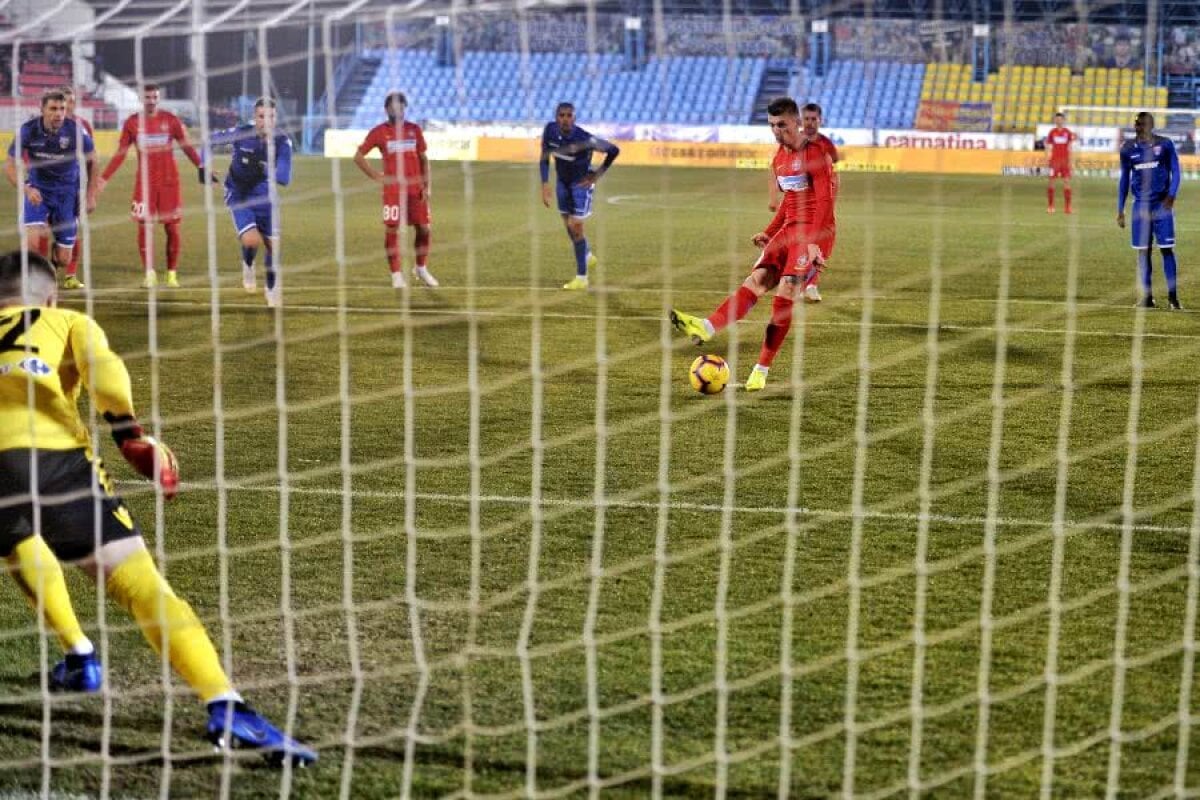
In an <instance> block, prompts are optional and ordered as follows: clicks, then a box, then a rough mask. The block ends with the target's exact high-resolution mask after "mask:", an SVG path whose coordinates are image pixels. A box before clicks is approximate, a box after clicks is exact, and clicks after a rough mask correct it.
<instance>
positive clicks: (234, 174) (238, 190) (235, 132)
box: [200, 97, 292, 308]
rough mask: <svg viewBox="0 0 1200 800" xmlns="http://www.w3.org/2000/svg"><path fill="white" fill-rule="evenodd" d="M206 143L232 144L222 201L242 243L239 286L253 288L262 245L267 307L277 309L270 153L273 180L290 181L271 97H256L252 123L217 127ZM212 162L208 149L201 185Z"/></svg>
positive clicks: (286, 142) (287, 149)
mask: <svg viewBox="0 0 1200 800" xmlns="http://www.w3.org/2000/svg"><path fill="white" fill-rule="evenodd" d="M210 144H211V145H217V146H219V145H229V146H232V148H233V159H232V160H231V161H230V164H229V174H227V175H226V176H225V205H226V207H228V208H229V212H230V213H231V214H232V215H233V226H234V228H236V229H237V235H238V241H239V242H241V245H242V287H243V288H245V290H246V291H247V292H253V291H254V290H255V285H254V284H255V281H254V260H255V258H257V256H258V248H259V247H266V250H267V252H266V253H265V254H264V256H263V265H264V266H265V267H266V272H267V287H266V298H267V305H268V306H269V307H271V308H275V307H276V306H278V305H279V304H280V302H281V299H282V293H281V288H280V285H279V280H278V275H277V273H276V270H275V259H276V251H277V250H278V248H279V231H278V230H276V228H275V224H274V222H273V221H272V219H271V211H272V208H273V207H274V204H275V201H276V198H274V197H272V193H271V182H270V180H269V176H270V172H271V170H270V166H271V158H272V155H273V156H274V176H275V183H276V184H278V185H279V186H287V185H288V184H289V183H290V182H291V180H292V142H291V140H290V139H289V138H288V137H287V135H286V134H284V133H277V132H276V131H275V101H274V100H272V99H271V98H269V97H260V98H258V102H256V103H255V104H254V124H253V125H239V126H237V127H236V128H230V129H229V130H225V131H219V132H217V133H215V134H213V135H212V138H211V140H210ZM272 151H273V153H272ZM211 163H212V162H211V157H210V154H209V153H207V152H206V153H205V156H204V165H203V166H201V167H200V181H201V183H203V182H205V181H207V180H209V179H210V178H209V175H210V173H209V168H208V165H209V164H211Z"/></svg>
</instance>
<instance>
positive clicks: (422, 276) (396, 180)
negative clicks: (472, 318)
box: [354, 92, 438, 289]
mask: <svg viewBox="0 0 1200 800" xmlns="http://www.w3.org/2000/svg"><path fill="white" fill-rule="evenodd" d="M383 107H384V110H386V111H387V116H388V118H387V122H381V123H379V124H378V125H376V126H375V127H374V128H372V129H371V130H370V132H369V133H367V138H365V139H363V143H362V144H360V145H359V146H358V152H356V153H355V154H354V163H355V164H357V165H358V168H359V169H361V170H362V171H363V174H364V175H366V176H367V177H368V178H370V179H371V180H373V181H375V182H376V183H381V184H383V224H384V233H383V247H384V250H385V252H386V253H387V259H388V269H390V270H391V272H392V286H394V287H395V288H397V289H399V288H403V287H404V285H405V284H404V265H403V264H402V262H401V257H400V230H399V228H400V225H401V223H407V224H409V225H411V226H413V227H414V228H416V237H415V241H414V249H415V250H416V269H415V270H414V274H415V275H416V276H417V279H418V280H420V281H421V283H423V284H425V285H426V286H430V287H436V286H437V285H438V282H437V278H435V277H433V273H432V272H430V271H429V241H430V230H429V224H430V215H429V159H428V158H426V157H425V135H424V134H422V133H421V128H420V126H419V125H417V124H415V123H412V122H406V121H405V120H404V112H405V110H407V108H408V98H407V97H405V96H404V93H403V92H392V93H391V94H389V95H388V96H387V98H386V99H385V100H384V101H383ZM375 149H378V150H379V153H380V155H382V156H383V172H379V171H378V170H376V169H375V168H373V167H372V166H371V165H370V164H368V163H367V153H369V152H371V151H372V150H375Z"/></svg>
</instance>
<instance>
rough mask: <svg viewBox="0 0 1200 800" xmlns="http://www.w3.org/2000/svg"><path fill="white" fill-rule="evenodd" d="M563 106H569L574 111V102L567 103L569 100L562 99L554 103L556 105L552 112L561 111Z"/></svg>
mask: <svg viewBox="0 0 1200 800" xmlns="http://www.w3.org/2000/svg"><path fill="white" fill-rule="evenodd" d="M564 108H569V109H571V110H572V111H574V110H575V104H574V103H569V102H567V101H566V100H563V101H562V102H561V103H559V104H558V105H556V106H555V107H554V113H555V114H557V113H558V112H560V111H562V110H563V109H564Z"/></svg>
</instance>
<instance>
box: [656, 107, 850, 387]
mask: <svg viewBox="0 0 1200 800" xmlns="http://www.w3.org/2000/svg"><path fill="white" fill-rule="evenodd" d="M767 122H768V124H770V126H771V132H772V133H774V134H775V141H777V142H779V150H778V151H777V152H776V153H775V158H774V160H773V162H772V167H773V169H774V170H775V179H776V181H778V183H779V188H780V190H782V192H783V201H782V202H781V203H780V204H779V210H778V211H776V212H775V218H774V219H772V220H771V224H770V225H768V226H767V227H766V229H765V230H763V231H762V232H761V233H756V234H755V235H754V237H753V238H752V240H751V241H752V242H753V243H754V245H755V246H756V247H761V248H762V255H760V256H759V257H758V261H756V262H755V263H754V268H753V269H752V270H751V271H750V275H749V276H747V278H746V280H745V282H744V283H742V285H741V287H739V288H738V290H737V291H736V292H734V293H733V294H732V295H730V296H729V297H727V298H726V299H725V301H724V302H723V303H721V305H720V306H718V307H717V310H716V311H714V312H713V313H712V314H711V315H710V316H709V317H708V318H707V319H701V318H699V317H694V316H692V315H691V314H684V313H683V312H681V311H675V310H672V311H671V324H672V325H674V326H675V329H676V330H678V331H680V332H681V333H683V334H685V335H687V336H690V337H692V340H693V341H695V342H696V344H703V343H704V342H707V341H708V340H709V339H711V338H712V337H713V336H714V335H716V333H717V332H718V331H720V330H721V329H722V328H724V327H725V326H727V325H729V324H730V323H732V322H736V321H738V320H740V319H741V318H742V317H744V316H746V314H748V313H750V309H752V308H753V307H754V304H755V303H757V302H758V299H759V298H760V297H762V296H763V295H764V294H766V293H767V292H768V291H770V290H771V289H777V290H776V292H775V300H774V302H773V303H772V304H771V321H770V323H769V324H768V325H767V332H766V336H765V338H764V339H763V345H762V350H761V351H760V352H759V356H758V363H757V364H755V365H754V369H753V370H751V372H750V377H748V378H747V379H746V391H748V392H756V391H758V390H760V389H763V388H765V387H766V385H767V372H768V370H769V369H770V368H771V363H772V362H773V361H774V360H775V355H776V354H777V353H778V352H779V348H780V347H782V346H783V342H784V340H785V339H786V338H787V335H788V331H789V330H790V329H791V326H792V306H793V304H794V303H795V301H796V299H797V298H798V297H800V296H801V295H802V293H803V292H804V287H805V286H808V285H811V284H813V282H814V279H815V278H816V276H817V274H819V273H820V271H821V270H822V269H824V268H825V258H826V256H827V254H828V253H830V252H832V250H833V245H834V239H835V236H836V228H835V227H834V216H833V203H834V194H835V189H834V178H833V161H832V160H831V159H830V157H829V153H828V152H826V150H825V149H824V148H823V147H821V145H820V144H819V143H817V142H815V141H812V140H810V139H809V138H808V137H807V136H806V135H805V133H804V131H803V129H802V128H801V122H800V109H799V107H798V106H797V105H796V101H795V100H793V99H792V98H790V97H780V98H776V99H775V100H772V101H771V103H770V105H768V106H767Z"/></svg>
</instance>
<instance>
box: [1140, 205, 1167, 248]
mask: <svg viewBox="0 0 1200 800" xmlns="http://www.w3.org/2000/svg"><path fill="white" fill-rule="evenodd" d="M1129 231H1130V237H1131V239H1132V240H1133V249H1134V250H1147V249H1149V248H1150V246H1151V245H1155V244H1156V245H1158V246H1159V247H1160V248H1162V247H1174V246H1175V212H1174V211H1172V210H1171V209H1169V208H1163V207H1162V203H1151V204H1150V205H1144V206H1139V205H1137V204H1136V203H1135V204H1134V206H1133V222H1132V224H1131V225H1130V226H1129Z"/></svg>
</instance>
